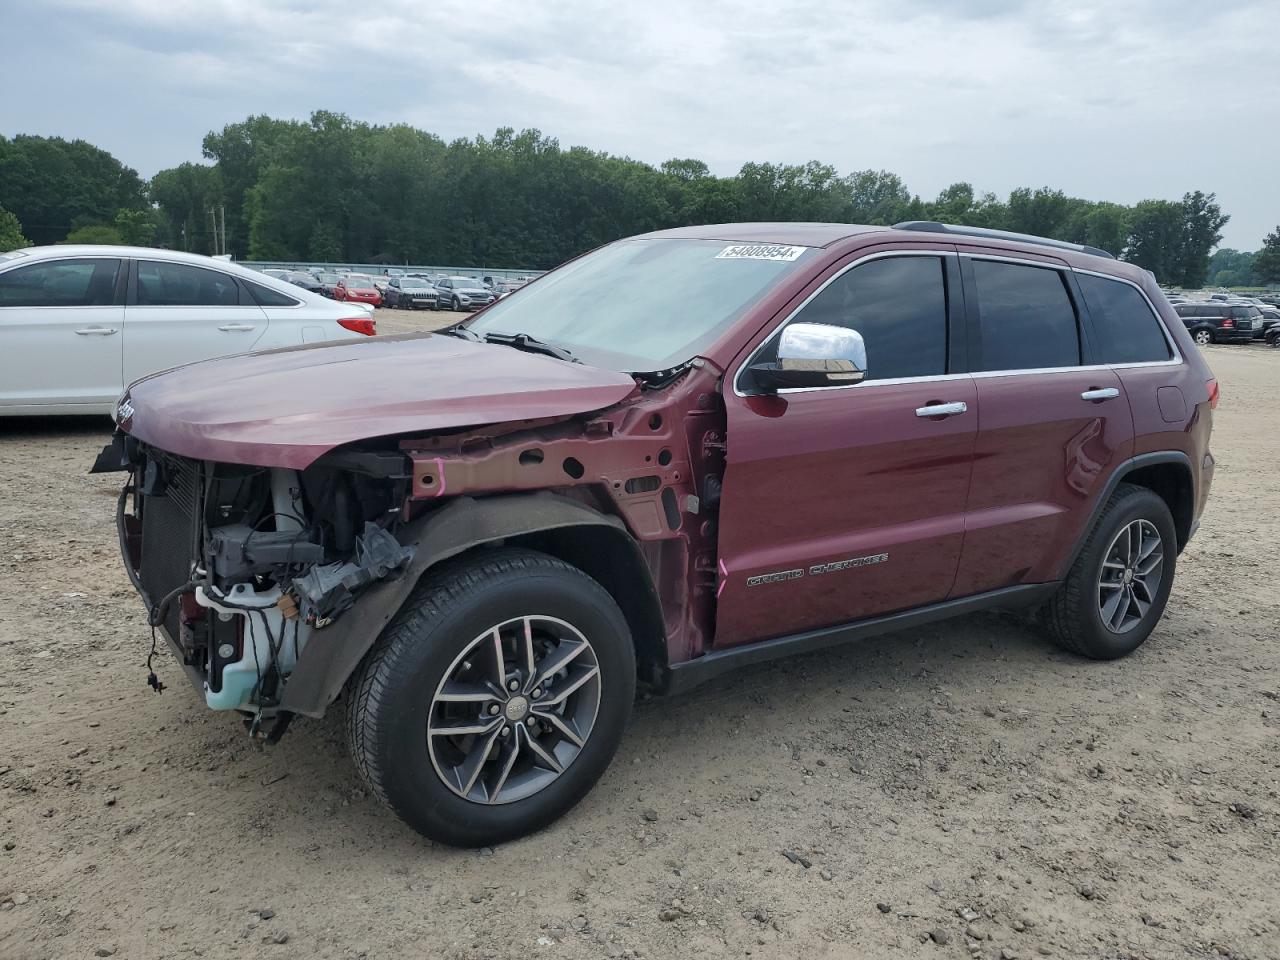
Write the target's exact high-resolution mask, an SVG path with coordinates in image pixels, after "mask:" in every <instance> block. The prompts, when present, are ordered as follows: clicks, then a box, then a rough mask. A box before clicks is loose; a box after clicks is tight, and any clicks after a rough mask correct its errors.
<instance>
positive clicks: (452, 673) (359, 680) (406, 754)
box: [347, 549, 636, 847]
mask: <svg viewBox="0 0 1280 960" xmlns="http://www.w3.org/2000/svg"><path fill="white" fill-rule="evenodd" d="M547 621H554V622H555V623H556V624H559V625H560V629H561V630H562V633H560V634H558V636H561V637H575V636H576V637H577V638H579V639H585V640H586V641H587V644H586V647H585V651H586V652H585V653H583V654H582V655H581V656H578V657H576V659H574V660H573V662H572V663H570V664H569V667H568V668H566V669H565V670H564V671H563V672H560V671H552V673H553V674H554V676H552V678H551V679H548V680H537V679H536V677H537V674H535V675H534V676H533V677H530V678H529V682H528V683H527V684H526V683H525V680H524V679H523V676H524V674H523V673H521V672H520V670H519V668H520V667H521V666H522V661H523V652H522V651H523V649H524V648H523V646H521V645H520V644H521V641H520V640H519V639H518V638H520V637H523V636H524V635H525V634H524V633H523V632H522V631H521V627H522V626H523V624H525V623H527V622H532V623H535V624H542V623H544V622H547ZM512 623H514V624H516V625H517V626H516V627H514V628H510V627H508V626H507V625H508V624H512ZM500 625H501V626H502V628H503V631H504V632H503V634H502V636H504V637H507V636H509V637H510V641H509V642H511V643H512V646H511V647H508V648H507V649H508V650H509V651H510V652H509V653H508V655H507V658H506V662H507V666H508V672H507V673H506V674H505V676H507V677H511V676H512V675H513V674H512V672H511V671H510V667H511V664H512V662H513V660H515V661H516V662H515V666H516V672H517V673H518V674H519V675H520V676H521V678H522V679H520V680H519V692H513V693H511V694H510V696H509V699H506V700H505V701H502V702H500V703H499V704H498V707H499V708H498V709H496V710H493V712H494V713H496V714H497V716H496V717H493V719H492V721H490V719H489V714H488V711H489V710H490V709H492V708H493V706H494V704H493V703H486V704H482V705H476V704H467V703H444V702H443V701H441V700H438V699H437V697H439V696H441V695H443V694H444V693H445V690H446V687H445V684H446V680H448V681H449V689H450V690H451V691H453V692H454V693H455V694H456V692H457V691H460V690H464V689H465V690H467V691H469V693H468V696H469V697H470V696H471V693H470V691H475V690H476V689H478V688H479V687H480V686H482V685H483V683H484V678H488V677H492V676H493V675H494V674H495V673H496V672H497V670H496V669H495V668H496V666H497V664H496V660H497V658H496V657H494V656H493V645H492V632H493V630H494V629H495V627H498V626H500ZM508 629H514V630H515V632H514V633H511V634H508V633H507V632H506V631H507V630H508ZM535 629H537V628H536V627H534V628H531V629H530V631H529V633H528V635H529V636H533V635H534V630H535ZM481 640H483V641H485V642H484V644H483V645H482V646H479V647H477V646H475V644H476V643H478V642H479V641H481ZM504 642H507V641H504ZM551 643H552V641H550V640H546V639H539V640H538V641H537V644H538V646H537V649H540V650H546V651H548V652H546V653H545V654H544V656H543V659H542V660H541V661H539V663H538V666H539V667H542V666H547V667H548V669H549V667H550V665H553V662H554V661H555V660H556V658H557V657H562V656H563V655H564V654H563V653H562V651H563V650H566V649H569V647H573V648H578V647H580V644H578V643H577V642H576V641H573V640H563V639H562V640H561V641H560V642H559V643H558V645H555V646H552V645H551ZM529 650H530V651H531V654H530V655H532V651H533V650H534V645H533V644H531V645H530V646H529ZM570 655H571V656H572V654H570ZM591 660H594V666H595V675H594V677H589V679H587V680H586V681H583V680H582V678H583V677H584V676H589V674H590V668H591V663H590V661H591ZM459 677H462V678H465V679H466V682H465V683H464V682H461V681H459ZM477 678H479V679H477ZM512 682H516V681H514V680H513V681H512ZM506 683H507V681H506V680H504V681H503V686H504V687H505V686H506ZM535 683H540V684H542V687H538V686H535V685H534V684H535ZM575 683H576V684H577V686H576V687H575V688H574V690H575V692H573V693H572V694H570V695H569V698H568V699H566V700H565V701H564V705H563V706H562V707H559V708H558V709H561V710H562V711H563V712H562V715H561V719H562V721H564V720H567V722H568V723H569V724H571V725H572V727H573V731H574V732H575V735H577V734H582V735H583V742H581V744H580V745H575V744H574V743H572V742H570V740H569V739H568V738H567V737H566V736H562V735H561V734H560V733H559V732H558V731H557V730H556V729H554V728H552V727H551V726H550V725H549V724H545V723H544V722H543V721H542V720H541V719H535V715H536V717H538V718H541V717H542V716H545V714H544V713H539V712H538V709H540V704H542V703H545V702H546V701H537V700H536V697H537V696H545V697H547V698H552V699H553V698H554V697H556V696H560V695H561V694H560V691H563V690H566V689H569V688H571V687H574V684H575ZM635 686H636V664H635V649H634V647H633V645H632V640H631V632H630V630H629V628H628V626H627V621H626V618H625V617H624V616H623V614H622V611H621V610H619V609H618V605H617V604H616V603H615V602H614V600H613V598H612V597H611V596H610V595H609V593H608V592H607V591H606V590H605V589H604V588H603V587H602V586H600V584H599V583H597V582H596V581H595V580H593V579H592V578H591V577H589V576H587V575H586V574H585V573H583V572H582V571H581V570H578V569H577V568H576V567H572V566H570V565H569V564H567V563H564V562H562V561H560V560H557V559H555V558H554V557H550V556H547V555H545V554H541V553H535V552H533V551H530V550H515V549H499V550H491V551H485V552H483V553H481V554H477V555H475V556H472V557H470V558H467V559H463V560H461V561H458V562H456V563H452V564H449V565H447V566H446V567H445V568H442V569H441V570H439V571H438V572H434V573H428V574H427V575H426V576H425V577H424V578H423V580H422V582H421V583H419V584H418V586H417V587H416V588H415V589H414V591H413V593H412V594H410V596H409V599H408V600H407V601H406V602H405V605H404V606H403V607H402V608H401V610H400V612H399V613H398V614H397V615H396V617H395V619H394V620H393V621H392V622H391V624H390V625H389V626H388V627H387V629H386V630H385V631H383V634H382V636H381V637H380V638H379V639H378V642H377V643H376V644H375V645H374V647H373V649H372V650H371V651H370V652H369V654H368V655H367V656H366V657H365V660H364V662H363V663H362V664H361V666H360V668H359V669H358V670H357V671H356V673H355V675H354V677H353V680H352V682H351V685H350V688H349V696H348V697H347V731H348V736H349V742H350V747H351V755H352V757H353V759H354V760H355V764H356V767H357V769H358V770H359V772H360V775H361V777H362V778H363V779H364V781H365V783H366V784H367V785H368V786H369V789H370V791H371V792H372V793H373V794H375V795H376V796H377V797H379V798H380V799H381V800H382V801H383V802H384V803H385V804H386V805H387V806H389V807H390V808H391V810H392V811H393V812H394V813H395V814H396V815H397V816H398V817H400V819H402V820H403V821H404V822H405V823H407V824H408V825H409V826H410V827H412V828H413V829H415V830H417V831H418V832H419V833H421V834H423V835H425V836H427V837H429V838H431V839H432V840H437V841H439V842H441V843H446V844H450V845H452V846H459V847H479V846H488V845H492V844H496V843H501V842H504V841H507V840H512V839H515V838H516V837H521V836H524V835H525V834H528V833H532V832H534V831H536V830H539V829H541V828H542V827H545V826H546V825H547V824H549V823H551V822H552V821H554V820H556V819H557V818H558V817H560V816H562V815H563V814H564V813H566V812H567V811H568V810H569V809H571V808H572V807H573V806H574V805H575V804H576V803H577V802H578V801H579V800H581V799H582V798H583V797H584V796H585V795H586V794H587V792H588V791H589V790H590V789H591V787H592V786H594V785H595V782H596V781H597V780H598V779H599V778H600V776H601V774H603V773H604V771H605V768H606V767H607V766H608V765H609V762H610V761H611V760H612V759H613V755H614V753H615V752H616V750H617V748H618V743H619V741H620V740H621V739H622V734H623V730H624V729H625V727H626V724H627V720H628V718H629V716H630V714H631V706H632V701H633V700H634V698H635ZM543 687H545V689H543ZM491 689H492V690H499V689H500V688H497V687H492V688H491ZM522 694H524V695H522ZM501 695H502V697H506V696H507V693H506V691H505V690H501ZM491 696H492V694H491ZM449 699H451V700H452V699H456V697H455V696H453V695H451V696H450V697H449ZM495 699H496V698H495ZM516 701H525V705H526V706H528V707H529V711H528V713H527V714H526V713H524V712H516V711H514V710H513V708H514V707H518V706H519V704H517V703H516ZM571 707H572V709H573V710H574V711H576V712H575V713H574V714H573V715H572V716H571V715H570V708H571ZM592 707H594V712H593V713H591V718H590V723H589V724H584V723H583V722H582V720H583V717H584V716H585V715H586V714H587V713H590V712H591V708H592ZM553 709H555V708H553ZM472 713H474V716H475V719H471V718H470V717H471V715H472ZM462 714H465V716H463V718H462V719H461V720H458V719H457V718H458V717H459V716H460V715H462ZM509 718H514V719H509ZM429 723H430V724H431V725H432V729H434V731H435V732H434V733H431V732H429V730H428V724H429ZM459 723H460V724H462V725H466V724H468V723H489V724H490V727H491V728H492V724H493V723H497V724H498V725H499V726H498V727H497V728H496V729H494V730H493V732H492V733H486V734H479V733H475V734H473V735H472V736H470V737H451V736H446V735H444V734H442V733H441V731H442V730H445V729H447V728H450V727H451V726H456V725H457V724H459ZM559 726H560V728H561V729H563V728H564V723H563V722H562V723H561V724H560V725H559ZM530 730H537V731H541V732H535V733H530ZM508 735H510V737H509V739H508ZM486 738H487V742H488V744H489V746H488V747H485V748H484V756H485V757H487V758H488V759H483V760H481V761H480V763H479V765H478V766H476V767H468V762H469V761H470V759H471V758H472V757H473V756H475V755H476V754H475V748H476V746H477V745H483V744H482V742H483V741H485V740H486ZM539 739H541V752H540V753H538V754H537V755H536V756H535V750H536V748H537V746H538V745H539ZM428 742H430V745H429V743H428ZM468 743H471V744H472V748H471V752H468V750H467V748H466V744H468ZM459 744H461V745H462V746H461V747H460V746H459ZM548 744H550V746H548ZM490 749H491V750H492V754H490V753H489V751H490ZM522 751H523V752H522ZM575 751H576V752H575ZM511 753H514V754H515V756H514V757H511V760H510V762H508V759H507V758H508V757H509V756H510V754H511ZM570 754H572V755H571V756H570ZM548 755H549V756H548ZM566 756H568V757H569V758H568V760H567V761H564V764H563V769H562V772H559V773H558V774H557V773H555V772H554V770H553V769H549V768H547V767H546V765H545V764H544V763H543V761H542V758H543V757H547V758H548V759H549V760H551V761H553V762H560V760H561V759H562V758H564V757H566ZM455 761H456V763H455ZM504 765H505V769H506V771H507V772H506V773H504V772H503V768H504ZM468 769H479V770H481V771H484V772H483V773H482V774H480V775H479V776H478V777H477V776H473V777H472V778H471V781H472V782H473V783H474V784H475V786H474V787H473V786H472V785H471V783H466V784H463V780H464V779H465V776H464V775H465V772H466V770H468ZM446 777H450V778H451V779H446ZM548 778H550V779H548ZM504 791H505V794H504ZM523 791H532V792H523ZM464 793H465V795H464ZM504 796H505V798H504Z"/></svg>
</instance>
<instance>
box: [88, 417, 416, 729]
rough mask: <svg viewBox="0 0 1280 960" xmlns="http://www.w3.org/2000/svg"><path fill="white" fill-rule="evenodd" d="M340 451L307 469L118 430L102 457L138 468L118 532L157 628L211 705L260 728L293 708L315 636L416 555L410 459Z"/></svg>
mask: <svg viewBox="0 0 1280 960" xmlns="http://www.w3.org/2000/svg"><path fill="white" fill-rule="evenodd" d="M340 459H341V463H340V464H337V463H330V464H326V463H323V462H320V463H317V464H314V465H312V466H311V467H308V468H307V469H306V470H305V471H297V470H290V469H284V468H268V467H258V466H245V465H238V464H227V463H214V462H210V461H202V460H194V459H189V458H186V457H181V456H176V455H174V454H171V453H167V452H165V451H162V450H159V449H157V448H155V447H152V446H149V445H147V444H145V443H142V442H140V441H138V440H137V439H135V438H134V437H131V436H129V435H128V434H126V433H118V434H117V435H116V436H115V438H113V441H112V443H111V444H110V445H109V446H108V447H107V448H106V449H105V450H104V451H103V453H102V455H101V456H100V457H99V461H98V463H97V464H96V465H95V470H113V469H128V470H129V473H130V477H129V480H128V481H127V482H126V484H125V487H124V489H123V490H122V492H121V495H120V498H119V502H118V506H117V518H116V519H117V528H118V532H119V537H120V547H121V552H122V554H123V556H124V560H125V566H126V569H127V570H128V573H129V576H130V579H131V580H132V581H133V584H134V586H135V587H136V588H137V590H138V592H139V594H140V595H141V597H142V599H143V602H144V603H145V604H146V607H147V610H148V621H149V623H150V625H151V626H152V628H153V630H154V631H156V633H157V634H159V635H160V636H163V637H164V639H165V640H166V641H167V642H168V643H169V645H170V647H171V648H172V650H173V652H174V654H175V655H176V657H177V658H178V660H179V661H180V662H181V663H182V665H183V667H184V669H185V671H186V673H187V676H188V677H189V678H190V680H191V681H192V683H193V684H194V685H195V687H196V689H197V690H198V691H200V693H201V694H202V696H203V697H204V699H205V702H206V703H207V704H208V706H209V707H210V708H212V709H215V710H238V711H242V712H245V713H247V714H250V715H252V716H253V718H254V728H255V729H257V728H258V727H259V726H260V725H261V722H262V721H263V720H267V719H271V718H272V717H275V716H276V715H277V713H278V712H279V711H278V706H279V702H280V695H281V693H282V691H283V687H284V684H285V681H286V680H287V678H288V677H289V675H290V673H291V672H292V671H293V668H294V666H295V664H296V663H297V661H298V658H299V656H300V655H301V654H302V652H303V651H304V650H305V649H306V647H307V645H308V644H309V643H310V642H312V638H313V636H314V635H315V634H316V633H317V632H318V631H320V630H323V628H324V627H326V626H328V625H329V624H330V623H332V622H333V621H334V620H335V619H336V618H338V617H340V616H341V615H342V613H343V612H345V611H346V610H347V609H349V608H350V607H351V606H352V605H353V604H354V602H355V599H356V598H357V597H358V596H359V594H360V593H361V592H362V591H363V590H364V589H365V588H366V587H368V586H369V585H370V584H372V583H374V582H376V581H378V580H381V579H384V578H387V577H389V576H394V575H395V574H396V573H397V572H398V571H399V570H400V569H401V568H402V567H403V566H404V564H405V563H407V562H408V560H409V559H410V558H411V557H412V555H413V550H412V548H411V547H405V546H402V545H401V544H400V543H399V542H398V541H397V540H396V537H395V536H394V529H395V526H396V523H397V521H398V517H399V514H400V505H401V503H402V502H403V499H404V495H405V490H406V488H407V485H408V483H409V480H410V477H409V473H408V469H407V467H408V461H407V459H406V458H405V457H404V456H403V455H401V454H399V453H394V452H390V453H383V452H367V453H360V452H348V453H345V454H342V455H340ZM151 682H152V685H153V686H156V685H157V683H156V681H155V680H154V675H153V676H152V678H151ZM286 718H287V715H282V716H281V719H286ZM276 731H277V732H276V735H278V733H281V732H283V725H278V727H277V728H276Z"/></svg>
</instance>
